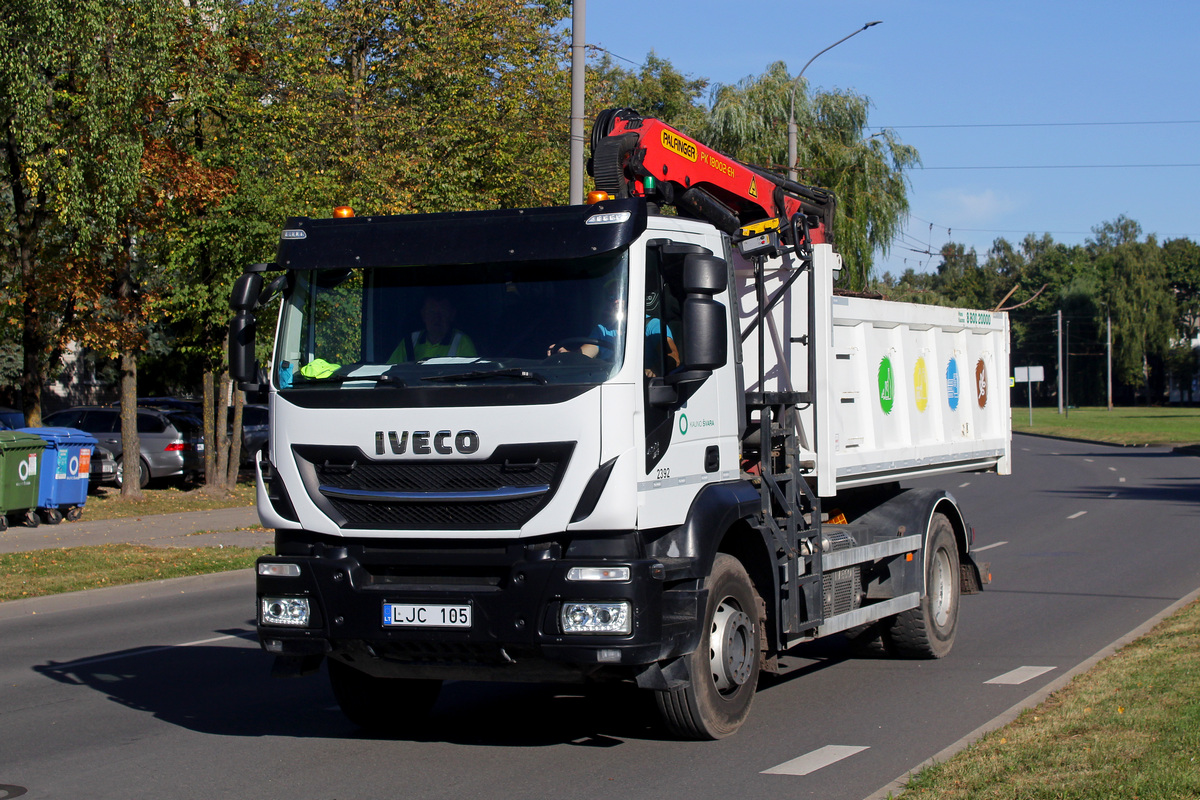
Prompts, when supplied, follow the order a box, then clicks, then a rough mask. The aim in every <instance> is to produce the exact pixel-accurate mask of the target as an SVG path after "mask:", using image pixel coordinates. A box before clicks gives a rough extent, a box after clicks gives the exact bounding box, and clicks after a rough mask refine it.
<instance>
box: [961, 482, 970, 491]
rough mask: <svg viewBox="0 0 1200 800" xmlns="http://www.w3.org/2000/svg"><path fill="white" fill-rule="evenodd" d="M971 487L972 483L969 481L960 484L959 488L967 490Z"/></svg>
mask: <svg viewBox="0 0 1200 800" xmlns="http://www.w3.org/2000/svg"><path fill="white" fill-rule="evenodd" d="M970 485H971V482H970V481H967V482H966V483H960V484H959V485H958V488H960V489H965V488H967V487H968V486H970Z"/></svg>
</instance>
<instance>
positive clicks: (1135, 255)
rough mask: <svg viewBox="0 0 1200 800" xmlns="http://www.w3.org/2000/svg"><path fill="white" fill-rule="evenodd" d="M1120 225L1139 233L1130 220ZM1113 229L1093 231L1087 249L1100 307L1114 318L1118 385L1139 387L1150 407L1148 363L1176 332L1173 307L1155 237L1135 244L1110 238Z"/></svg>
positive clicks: (1125, 238) (1160, 354)
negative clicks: (1099, 281) (1092, 258)
mask: <svg viewBox="0 0 1200 800" xmlns="http://www.w3.org/2000/svg"><path fill="white" fill-rule="evenodd" d="M1121 222H1125V223H1128V224H1127V225H1123V226H1122V227H1123V229H1124V230H1125V231H1126V232H1128V233H1132V232H1133V231H1134V230H1137V231H1140V227H1138V226H1137V223H1135V222H1132V220H1125V219H1124V218H1121V219H1119V220H1118V223H1121ZM1111 226H1112V223H1106V224H1105V225H1101V226H1098V227H1097V228H1094V229H1093V230H1094V231H1095V232H1096V234H1097V236H1096V239H1095V240H1093V241H1092V242H1090V246H1091V247H1092V248H1093V249H1094V250H1095V252H1096V253H1097V255H1096V266H1097V271H1098V273H1099V275H1100V276H1101V277H1102V280H1103V287H1104V288H1103V301H1104V303H1105V305H1106V306H1107V308H1108V312H1109V313H1110V314H1111V315H1112V325H1113V359H1114V367H1115V368H1116V370H1117V372H1118V374H1119V376H1120V377H1121V379H1122V380H1124V381H1126V382H1127V383H1129V384H1131V385H1134V386H1141V387H1142V389H1143V391H1144V393H1145V396H1146V400H1147V402H1149V401H1150V398H1151V392H1150V378H1151V358H1152V357H1155V358H1158V359H1161V358H1162V357H1163V356H1164V355H1165V353H1166V350H1167V347H1168V344H1169V342H1170V339H1171V334H1172V332H1173V330H1174V328H1175V322H1176V317H1175V305H1174V302H1173V300H1172V297H1171V294H1170V288H1169V284H1168V282H1167V271H1166V266H1165V264H1164V261H1163V258H1162V254H1161V251H1160V249H1159V247H1158V243H1157V242H1156V241H1155V239H1154V237H1153V236H1151V237H1149V238H1148V240H1147V241H1145V242H1139V241H1137V240H1136V239H1130V238H1128V236H1109V235H1108V234H1107V232H1108V231H1109V230H1110V229H1111ZM1113 242H1115V244H1113Z"/></svg>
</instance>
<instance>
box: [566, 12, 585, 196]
mask: <svg viewBox="0 0 1200 800" xmlns="http://www.w3.org/2000/svg"><path fill="white" fill-rule="evenodd" d="M586 6H587V3H586V1H585V0H574V2H572V3H571V183H570V190H569V194H570V197H569V198H568V202H570V204H571V205H573V206H578V205H582V204H583V80H584V71H585V69H586V64H585V62H584V57H583V47H584V44H585V42H586V39H585V38H584V25H583V18H584V16H585V13H584V12H585V8H586Z"/></svg>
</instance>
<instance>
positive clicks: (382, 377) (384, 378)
mask: <svg viewBox="0 0 1200 800" xmlns="http://www.w3.org/2000/svg"><path fill="white" fill-rule="evenodd" d="M354 381H374V382H375V385H376V386H378V385H380V384H385V385H387V386H389V387H392V388H396V389H403V388H404V387H405V386H407V384H406V383H405V382H404V381H403V380H402V379H401V378H399V377H398V376H396V375H389V374H388V373H386V372H384V373H381V374H379V375H329V376H327V377H324V378H304V383H305V384H311V383H351V382H354ZM300 385H304V384H300Z"/></svg>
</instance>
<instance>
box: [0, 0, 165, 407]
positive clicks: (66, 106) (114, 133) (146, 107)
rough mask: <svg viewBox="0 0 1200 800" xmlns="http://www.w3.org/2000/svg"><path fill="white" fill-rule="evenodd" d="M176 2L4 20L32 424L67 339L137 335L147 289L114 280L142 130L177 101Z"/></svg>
mask: <svg viewBox="0 0 1200 800" xmlns="http://www.w3.org/2000/svg"><path fill="white" fill-rule="evenodd" d="M181 9H182V6H180V4H178V3H172V2H169V1H168V0H130V1H129V2H118V0H71V2H65V1H64V0H47V1H46V2H39V3H22V4H15V5H13V4H10V5H9V6H6V11H5V13H4V15H3V16H2V17H0V189H2V190H3V192H4V195H5V197H4V202H3V203H0V253H2V256H0V260H2V262H3V268H4V269H5V270H6V271H11V272H12V274H13V275H14V276H15V277H16V280H15V281H14V283H13V291H12V292H10V294H9V296H8V298H7V301H8V303H9V304H10V308H11V307H16V308H23V309H24V311H23V317H22V323H21V329H22V353H23V365H22V377H21V394H22V402H23V404H24V407H25V410H26V412H27V414H28V416H29V420H30V422H32V423H34V424H36V423H38V422H40V418H41V389H42V386H43V385H44V384H45V382H46V380H45V378H46V375H47V372H48V370H50V369H51V368H52V365H54V364H56V362H57V358H58V355H59V353H60V352H61V348H62V346H63V344H64V342H65V341H66V340H67V339H69V338H75V339H80V338H83V339H86V340H89V341H90V343H92V344H94V345H97V346H100V347H106V348H109V349H110V350H111V351H112V352H114V353H115V352H116V351H117V350H118V349H120V348H122V347H126V346H128V343H129V341H130V339H131V338H133V339H136V338H138V337H139V336H140V331H139V330H136V329H135V328H136V325H130V324H129V323H130V321H131V320H132V319H133V314H132V311H133V309H134V308H135V307H136V306H138V305H139V304H140V302H141V298H140V297H139V296H138V295H137V294H136V293H133V292H128V291H126V292H123V293H122V294H121V295H120V296H114V294H113V293H112V292H111V291H110V289H111V288H112V287H113V285H114V279H119V278H121V276H122V275H125V276H128V274H129V271H130V262H131V261H132V260H134V258H135V253H136V248H137V237H136V233H137V231H136V227H135V226H134V225H132V224H131V223H132V219H131V208H132V206H133V205H134V204H135V203H136V201H137V198H138V194H139V190H140V188H141V185H142V184H141V173H142V159H143V151H144V146H145V140H146V136H147V135H148V132H149V129H150V127H151V126H152V123H153V121H154V117H155V112H156V110H157V109H159V108H161V107H162V106H163V104H164V103H167V102H169V98H170V97H171V85H170V81H169V75H170V72H171V70H170V62H171V60H172V58H173V53H172V49H171V47H170V44H171V41H172V37H173V35H174V33H175V31H176V30H177V24H178V17H179V13H180V12H181ZM123 284H124V286H125V287H129V286H130V282H129V281H128V280H127V279H126V280H124V281H123ZM114 307H115V308H116V311H117V313H116V314H109V313H107V312H109V311H110V310H112V309H113V308H114Z"/></svg>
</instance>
